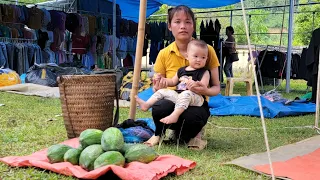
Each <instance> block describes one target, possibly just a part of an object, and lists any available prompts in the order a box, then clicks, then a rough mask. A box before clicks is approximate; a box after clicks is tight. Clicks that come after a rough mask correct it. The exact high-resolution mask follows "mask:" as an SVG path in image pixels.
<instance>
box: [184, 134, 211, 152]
mask: <svg viewBox="0 0 320 180" xmlns="http://www.w3.org/2000/svg"><path fill="white" fill-rule="evenodd" d="M207 144H208V141H207V140H203V139H201V138H197V137H196V138H192V139H191V140H190V141H189V143H188V148H189V149H193V150H203V149H204V148H206V147H207Z"/></svg>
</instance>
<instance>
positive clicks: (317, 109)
mask: <svg viewBox="0 0 320 180" xmlns="http://www.w3.org/2000/svg"><path fill="white" fill-rule="evenodd" d="M319 58H320V53H319ZM319 88H320V63H319V65H318V79H317V96H316V117H315V122H314V127H315V129H316V130H317V131H318V133H319V132H320V131H319V130H320V129H319V98H320V97H319V94H320V89H319Z"/></svg>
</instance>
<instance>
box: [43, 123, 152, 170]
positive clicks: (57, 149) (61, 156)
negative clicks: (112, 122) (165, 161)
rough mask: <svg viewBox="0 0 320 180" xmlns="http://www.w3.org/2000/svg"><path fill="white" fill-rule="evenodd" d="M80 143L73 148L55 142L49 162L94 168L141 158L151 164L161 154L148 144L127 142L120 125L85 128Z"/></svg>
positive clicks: (50, 150)
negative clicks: (117, 126)
mask: <svg viewBox="0 0 320 180" xmlns="http://www.w3.org/2000/svg"><path fill="white" fill-rule="evenodd" d="M79 142H80V146H79V147H78V148H72V147H70V146H67V145H63V144H56V145H53V146H51V147H49V148H48V150H47V157H48V159H49V162H50V163H59V162H70V163H71V164H73V165H80V166H81V167H82V168H83V169H85V170H88V171H91V170H94V169H97V168H100V167H102V166H107V165H118V166H122V167H123V166H124V165H125V163H130V162H133V161H138V162H142V163H149V162H151V161H153V160H155V159H156V158H157V157H158V154H157V153H156V152H155V150H154V149H153V148H152V147H149V146H147V145H145V144H127V143H125V142H124V138H123V135H122V133H121V131H120V130H119V129H118V128H115V127H110V128H108V129H106V130H105V131H101V130H98V129H87V130H84V131H83V132H82V133H81V134H80V137H79Z"/></svg>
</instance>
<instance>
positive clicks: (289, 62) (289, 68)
mask: <svg viewBox="0 0 320 180" xmlns="http://www.w3.org/2000/svg"><path fill="white" fill-rule="evenodd" d="M293 16H294V0H290V10H289V34H288V50H287V74H286V93H289V92H290V75H291V60H292V56H291V51H292V39H293Z"/></svg>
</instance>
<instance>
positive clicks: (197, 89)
mask: <svg viewBox="0 0 320 180" xmlns="http://www.w3.org/2000/svg"><path fill="white" fill-rule="evenodd" d="M187 88H188V89H189V90H190V91H192V92H194V93H196V94H200V95H206V94H207V90H208V87H207V86H206V85H204V84H203V83H201V82H200V81H189V82H188V83H187Z"/></svg>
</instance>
